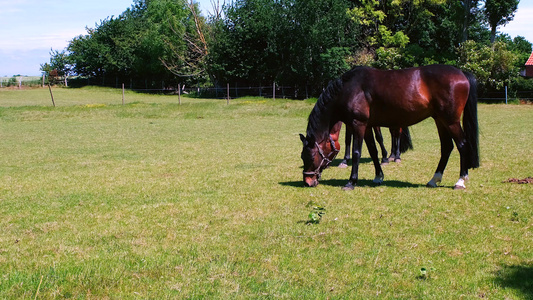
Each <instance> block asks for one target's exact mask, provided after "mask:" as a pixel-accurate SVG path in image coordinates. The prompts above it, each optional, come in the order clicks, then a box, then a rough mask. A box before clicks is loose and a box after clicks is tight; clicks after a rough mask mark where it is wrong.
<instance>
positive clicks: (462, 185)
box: [453, 176, 468, 190]
mask: <svg viewBox="0 0 533 300" xmlns="http://www.w3.org/2000/svg"><path fill="white" fill-rule="evenodd" d="M467 180H468V176H463V177H461V178H459V180H457V183H455V186H454V187H453V188H454V189H456V190H464V189H466V185H465V181H467Z"/></svg>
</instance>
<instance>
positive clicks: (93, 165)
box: [0, 88, 533, 299]
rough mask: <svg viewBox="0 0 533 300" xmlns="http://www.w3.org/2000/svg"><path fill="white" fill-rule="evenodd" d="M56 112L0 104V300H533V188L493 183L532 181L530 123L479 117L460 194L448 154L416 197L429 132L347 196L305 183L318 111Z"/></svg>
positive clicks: (160, 102)
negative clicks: (439, 181) (312, 120)
mask: <svg viewBox="0 0 533 300" xmlns="http://www.w3.org/2000/svg"><path fill="white" fill-rule="evenodd" d="M54 97H55V101H56V104H57V107H56V108H53V107H51V101H50V98H49V93H48V90H47V89H34V90H23V91H17V90H0V141H1V142H0V216H1V218H0V228H1V229H2V230H0V298H1V299H13V298H24V299H34V298H38V299H50V298H75V299H93V298H97V299H106V298H110V299H116V298H126V299H135V298H139V299H163V298H207V299H220V298H225V299H247V298H289V299H296V298H298V299H327V298H331V299H367V298H383V299H388V298H401V299H406V298H409V299H412V298H423V299H477V298H488V299H533V228H532V225H533V185H531V184H513V183H504V182H503V181H504V180H506V179H508V178H525V177H528V176H533V174H532V170H533V157H532V150H531V149H533V141H532V134H531V133H532V125H533V123H531V121H532V120H533V106H530V105H507V106H506V105H484V104H481V105H479V119H480V128H481V136H480V141H481V164H482V165H481V167H480V168H479V169H475V170H472V171H471V172H470V178H471V179H470V181H469V182H468V183H467V190H465V191H454V190H452V186H453V184H454V183H455V182H456V180H457V178H458V173H459V161H458V160H459V158H458V153H457V151H456V150H454V152H453V154H452V157H451V159H450V162H449V164H448V168H447V170H446V173H445V176H444V179H443V187H442V188H436V189H428V188H426V187H425V183H426V182H427V181H428V180H429V179H431V177H432V175H433V172H434V170H435V168H436V165H437V162H438V159H439V153H440V150H439V142H438V136H437V130H436V128H435V125H434V124H433V122H432V121H431V120H427V121H424V122H422V123H420V124H417V125H415V126H413V127H412V129H411V133H412V137H413V143H414V147H415V148H414V150H413V151H410V152H407V153H406V154H405V155H403V156H402V160H403V162H402V163H401V164H390V165H388V166H386V167H384V172H385V183H384V184H383V185H381V186H377V187H375V186H373V185H372V179H373V176H374V173H373V167H372V165H371V163H370V162H369V159H368V158H367V157H368V154H367V153H366V151H365V152H364V153H363V157H364V159H363V162H364V163H363V164H362V165H361V167H360V178H361V179H360V186H359V187H356V189H355V190H354V191H351V192H346V191H342V190H341V187H342V186H343V185H344V184H345V183H346V181H347V179H348V176H349V172H350V171H349V169H339V168H335V167H332V168H329V169H327V170H325V171H324V173H323V176H322V181H321V184H320V185H319V186H318V187H316V188H303V184H302V183H301V181H302V175H301V171H302V170H301V164H302V163H301V160H300V151H301V142H300V140H299V138H298V133H300V132H304V131H305V128H306V124H307V121H306V118H307V116H308V114H309V112H310V111H311V109H312V106H313V102H312V101H289V100H276V101H272V100H268V99H259V98H254V99H239V100H232V101H231V103H230V104H229V105H226V102H225V101H221V100H209V99H202V100H199V99H190V98H183V99H182V105H178V104H177V102H178V101H177V96H157V95H143V94H136V93H132V92H128V93H127V94H126V103H127V104H126V105H124V106H123V105H120V103H121V97H122V94H121V91H118V90H107V89H96V88H83V89H54ZM387 141H388V140H387ZM387 144H388V143H387ZM337 163H338V161H337ZM313 206H323V207H324V208H325V209H326V211H325V214H324V215H323V217H322V219H321V221H320V223H318V224H312V225H308V222H307V221H308V220H309V214H310V212H311V211H312V207H313Z"/></svg>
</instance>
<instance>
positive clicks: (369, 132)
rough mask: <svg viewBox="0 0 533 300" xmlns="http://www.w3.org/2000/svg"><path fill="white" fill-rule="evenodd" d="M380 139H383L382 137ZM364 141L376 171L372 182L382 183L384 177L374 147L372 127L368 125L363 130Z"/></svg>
mask: <svg viewBox="0 0 533 300" xmlns="http://www.w3.org/2000/svg"><path fill="white" fill-rule="evenodd" d="M381 140H382V141H383V138H382V139H381ZM365 143H366V147H367V148H368V153H370V157H371V158H372V162H373V163H374V169H375V171H376V177H374V180H373V182H374V183H375V184H382V183H383V178H384V176H383V170H382V169H381V164H380V163H379V157H378V149H377V147H376V141H375V140H374V134H373V133H372V128H370V127H368V128H367V129H366V132H365Z"/></svg>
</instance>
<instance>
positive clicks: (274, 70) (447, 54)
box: [41, 0, 533, 95]
mask: <svg viewBox="0 0 533 300" xmlns="http://www.w3.org/2000/svg"><path fill="white" fill-rule="evenodd" d="M518 2H519V0H425V1H419V0H233V1H231V2H229V3H225V4H223V5H219V2H215V1H214V0H213V1H212V4H213V12H212V13H210V14H209V16H204V15H203V14H202V13H201V12H200V10H199V7H198V4H196V3H193V2H192V1H191V2H188V1H187V0H136V1H134V3H133V4H132V6H131V7H130V8H128V9H126V10H125V11H124V12H123V13H122V14H121V15H119V16H118V17H114V16H112V17H107V18H106V19H103V20H101V21H100V23H99V24H96V25H95V27H94V28H87V33H86V34H84V35H80V36H77V37H74V38H73V39H72V40H71V41H70V42H69V45H68V46H67V47H66V48H65V49H63V50H52V51H51V53H50V54H51V58H50V62H49V63H45V64H42V65H41V69H42V70H43V71H51V70H57V71H58V73H59V75H61V76H70V75H79V76H82V77H88V78H92V79H94V81H96V82H97V81H98V80H102V82H105V79H106V78H108V79H112V80H115V79H116V78H121V79H127V80H130V81H132V80H146V79H147V78H149V79H150V80H154V81H158V82H166V83H168V84H169V85H171V84H172V85H175V83H177V82H179V83H182V84H185V85H187V84H188V85H198V84H201V85H214V86H225V85H226V83H228V82H231V83H235V84H238V85H239V86H261V85H269V84H272V82H277V83H282V84H283V85H289V86H294V87H295V89H296V90H298V89H301V90H304V89H305V90H306V91H308V93H310V94H311V95H317V94H318V93H320V91H321V90H322V88H323V87H324V86H325V85H326V84H327V82H328V81H329V80H331V79H333V78H336V77H338V76H339V75H340V74H342V73H343V72H345V71H347V70H349V69H350V68H351V67H353V66H355V65H368V66H374V67H378V68H387V69H399V68H405V67H412V66H419V65H428V64H434V63H441V64H450V65H455V66H458V67H460V68H462V69H464V70H468V71H471V72H473V73H474V74H475V75H476V76H477V78H478V79H479V81H480V84H481V86H482V88H483V89H484V90H487V91H491V90H501V89H502V88H503V86H504V85H511V86H513V87H515V88H516V89H524V88H525V89H527V88H529V89H533V86H532V83H531V82H530V81H527V80H524V79H523V78H522V77H520V76H519V71H520V69H521V68H523V65H524V63H525V61H526V60H527V58H528V57H529V55H530V54H531V50H532V44H531V42H529V41H527V40H526V39H525V38H523V37H520V36H519V37H515V38H514V39H511V38H510V37H509V36H508V35H505V34H498V32H497V29H498V28H499V27H500V26H502V25H505V24H507V23H508V22H509V21H511V20H512V19H513V17H514V14H515V12H516V10H517V6H518ZM117 80H118V79H117ZM302 94H307V93H300V95H302Z"/></svg>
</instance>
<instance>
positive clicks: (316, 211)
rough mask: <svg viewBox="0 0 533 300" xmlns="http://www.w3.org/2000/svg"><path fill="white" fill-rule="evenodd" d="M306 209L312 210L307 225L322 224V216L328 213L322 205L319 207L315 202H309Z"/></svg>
mask: <svg viewBox="0 0 533 300" xmlns="http://www.w3.org/2000/svg"><path fill="white" fill-rule="evenodd" d="M306 207H307V208H311V212H310V213H309V216H308V217H309V220H307V221H306V222H305V224H318V223H320V220H322V216H323V215H324V214H325V213H326V209H325V208H324V207H323V206H321V205H317V204H316V203H314V202H313V201H309V203H307V205H306Z"/></svg>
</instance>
